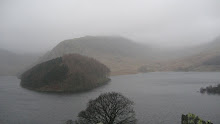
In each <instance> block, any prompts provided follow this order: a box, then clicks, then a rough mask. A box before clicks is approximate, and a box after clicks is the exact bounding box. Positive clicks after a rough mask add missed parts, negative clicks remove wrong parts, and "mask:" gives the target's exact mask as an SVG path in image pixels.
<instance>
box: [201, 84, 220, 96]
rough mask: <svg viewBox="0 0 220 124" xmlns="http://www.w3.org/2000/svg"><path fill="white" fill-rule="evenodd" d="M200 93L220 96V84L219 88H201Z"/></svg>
mask: <svg viewBox="0 0 220 124" xmlns="http://www.w3.org/2000/svg"><path fill="white" fill-rule="evenodd" d="M200 93H207V94H220V84H218V85H217V86H208V87H206V88H203V87H202V88H200Z"/></svg>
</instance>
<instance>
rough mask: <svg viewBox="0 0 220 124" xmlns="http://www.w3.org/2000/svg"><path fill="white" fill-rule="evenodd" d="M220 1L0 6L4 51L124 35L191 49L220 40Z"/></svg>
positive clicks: (36, 1)
mask: <svg viewBox="0 0 220 124" xmlns="http://www.w3.org/2000/svg"><path fill="white" fill-rule="evenodd" d="M219 11H220V1H219V0H166V1H164V0H156V1H155V0H148V1H146V0H135V1H134V0H111V1H110V0H92V1H91V0H80V1H79V0H62V1H60V0H46V1H45V0H32V1H30V0H19V1H14V0H1V1H0V17H1V19H0V27H1V28H0V46H1V48H4V49H8V50H11V51H16V52H21V53H24V52H46V51H48V50H50V49H52V48H53V47H54V46H55V45H57V44H58V43H59V42H61V41H62V40H66V39H72V38H76V37H82V36H86V35H95V36H97V35H120V36H123V37H126V38H130V39H132V40H134V41H136V42H141V43H146V44H150V45H156V46H161V47H189V46H193V45H198V44H202V43H205V42H209V41H211V40H213V39H214V38H215V37H217V36H218V35H220V13H219Z"/></svg>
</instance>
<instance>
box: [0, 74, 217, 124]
mask: <svg viewBox="0 0 220 124" xmlns="http://www.w3.org/2000/svg"><path fill="white" fill-rule="evenodd" d="M219 76H220V73H218V72H187V73H185V72H178V73H174V72H155V73H146V74H137V75H124V76H114V77H111V79H112V81H111V82H110V83H109V84H107V85H105V86H102V87H99V88H97V89H95V90H91V91H89V92H85V93H77V94H54V93H40V92H35V91H31V90H27V89H24V88H21V87H20V85H19V83H20V80H19V79H17V78H16V77H0V123H1V124H4V123H5V124H62V123H64V122H65V121H66V120H69V119H75V118H76V117H77V114H78V112H79V111H81V110H82V109H85V107H86V103H87V102H88V100H89V99H93V98H96V97H97V96H98V95H99V94H100V93H104V92H110V91H116V92H122V93H123V94H124V95H125V96H126V97H129V98H130V99H132V100H133V101H134V102H135V110H136V114H137V119H138V121H139V123H140V124H145V123H148V124H171V123H172V124H180V118H181V114H182V113H184V114H186V113H189V112H191V113H195V114H196V115H198V116H199V117H201V118H203V119H204V120H212V122H213V123H214V124H219V123H220V118H219V117H220V96H219V95H206V94H200V93H199V92H198V91H199V89H200V87H205V86H208V85H210V84H212V85H215V84H218V83H220V78H219Z"/></svg>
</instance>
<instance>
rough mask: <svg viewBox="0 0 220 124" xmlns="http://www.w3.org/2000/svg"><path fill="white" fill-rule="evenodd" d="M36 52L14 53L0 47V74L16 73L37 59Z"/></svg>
mask: <svg viewBox="0 0 220 124" xmlns="http://www.w3.org/2000/svg"><path fill="white" fill-rule="evenodd" d="M39 56H40V55H38V54H16V53H13V52H10V51H7V50H4V49H1V48H0V75H17V74H18V73H20V72H22V71H23V70H25V69H26V68H27V67H29V66H31V65H32V64H33V63H34V62H36V61H37V60H38V58H39Z"/></svg>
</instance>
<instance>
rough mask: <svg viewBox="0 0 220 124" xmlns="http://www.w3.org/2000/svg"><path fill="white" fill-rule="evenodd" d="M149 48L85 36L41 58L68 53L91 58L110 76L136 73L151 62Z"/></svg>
mask: <svg viewBox="0 0 220 124" xmlns="http://www.w3.org/2000/svg"><path fill="white" fill-rule="evenodd" d="M150 51H151V48H150V47H148V46H147V45H144V44H139V43H135V42H133V41H131V40H129V39H126V38H123V37H120V36H85V37H80V38H75V39H70V40H65V41H62V42H61V43H59V44H58V45H57V46H55V47H54V48H53V49H52V50H51V51H49V52H48V53H47V54H45V55H44V56H43V57H41V59H40V62H44V61H47V60H50V59H53V58H56V57H60V56H63V55H65V54H68V53H78V54H81V55H85V56H89V57H93V58H95V59H97V60H99V61H101V62H102V63H104V64H106V65H107V66H108V67H109V68H110V69H111V71H112V74H127V73H136V72H137V68H138V67H139V66H140V65H141V64H143V63H145V62H152V61H153V60H154V58H155V56H152V55H151V52H150Z"/></svg>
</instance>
